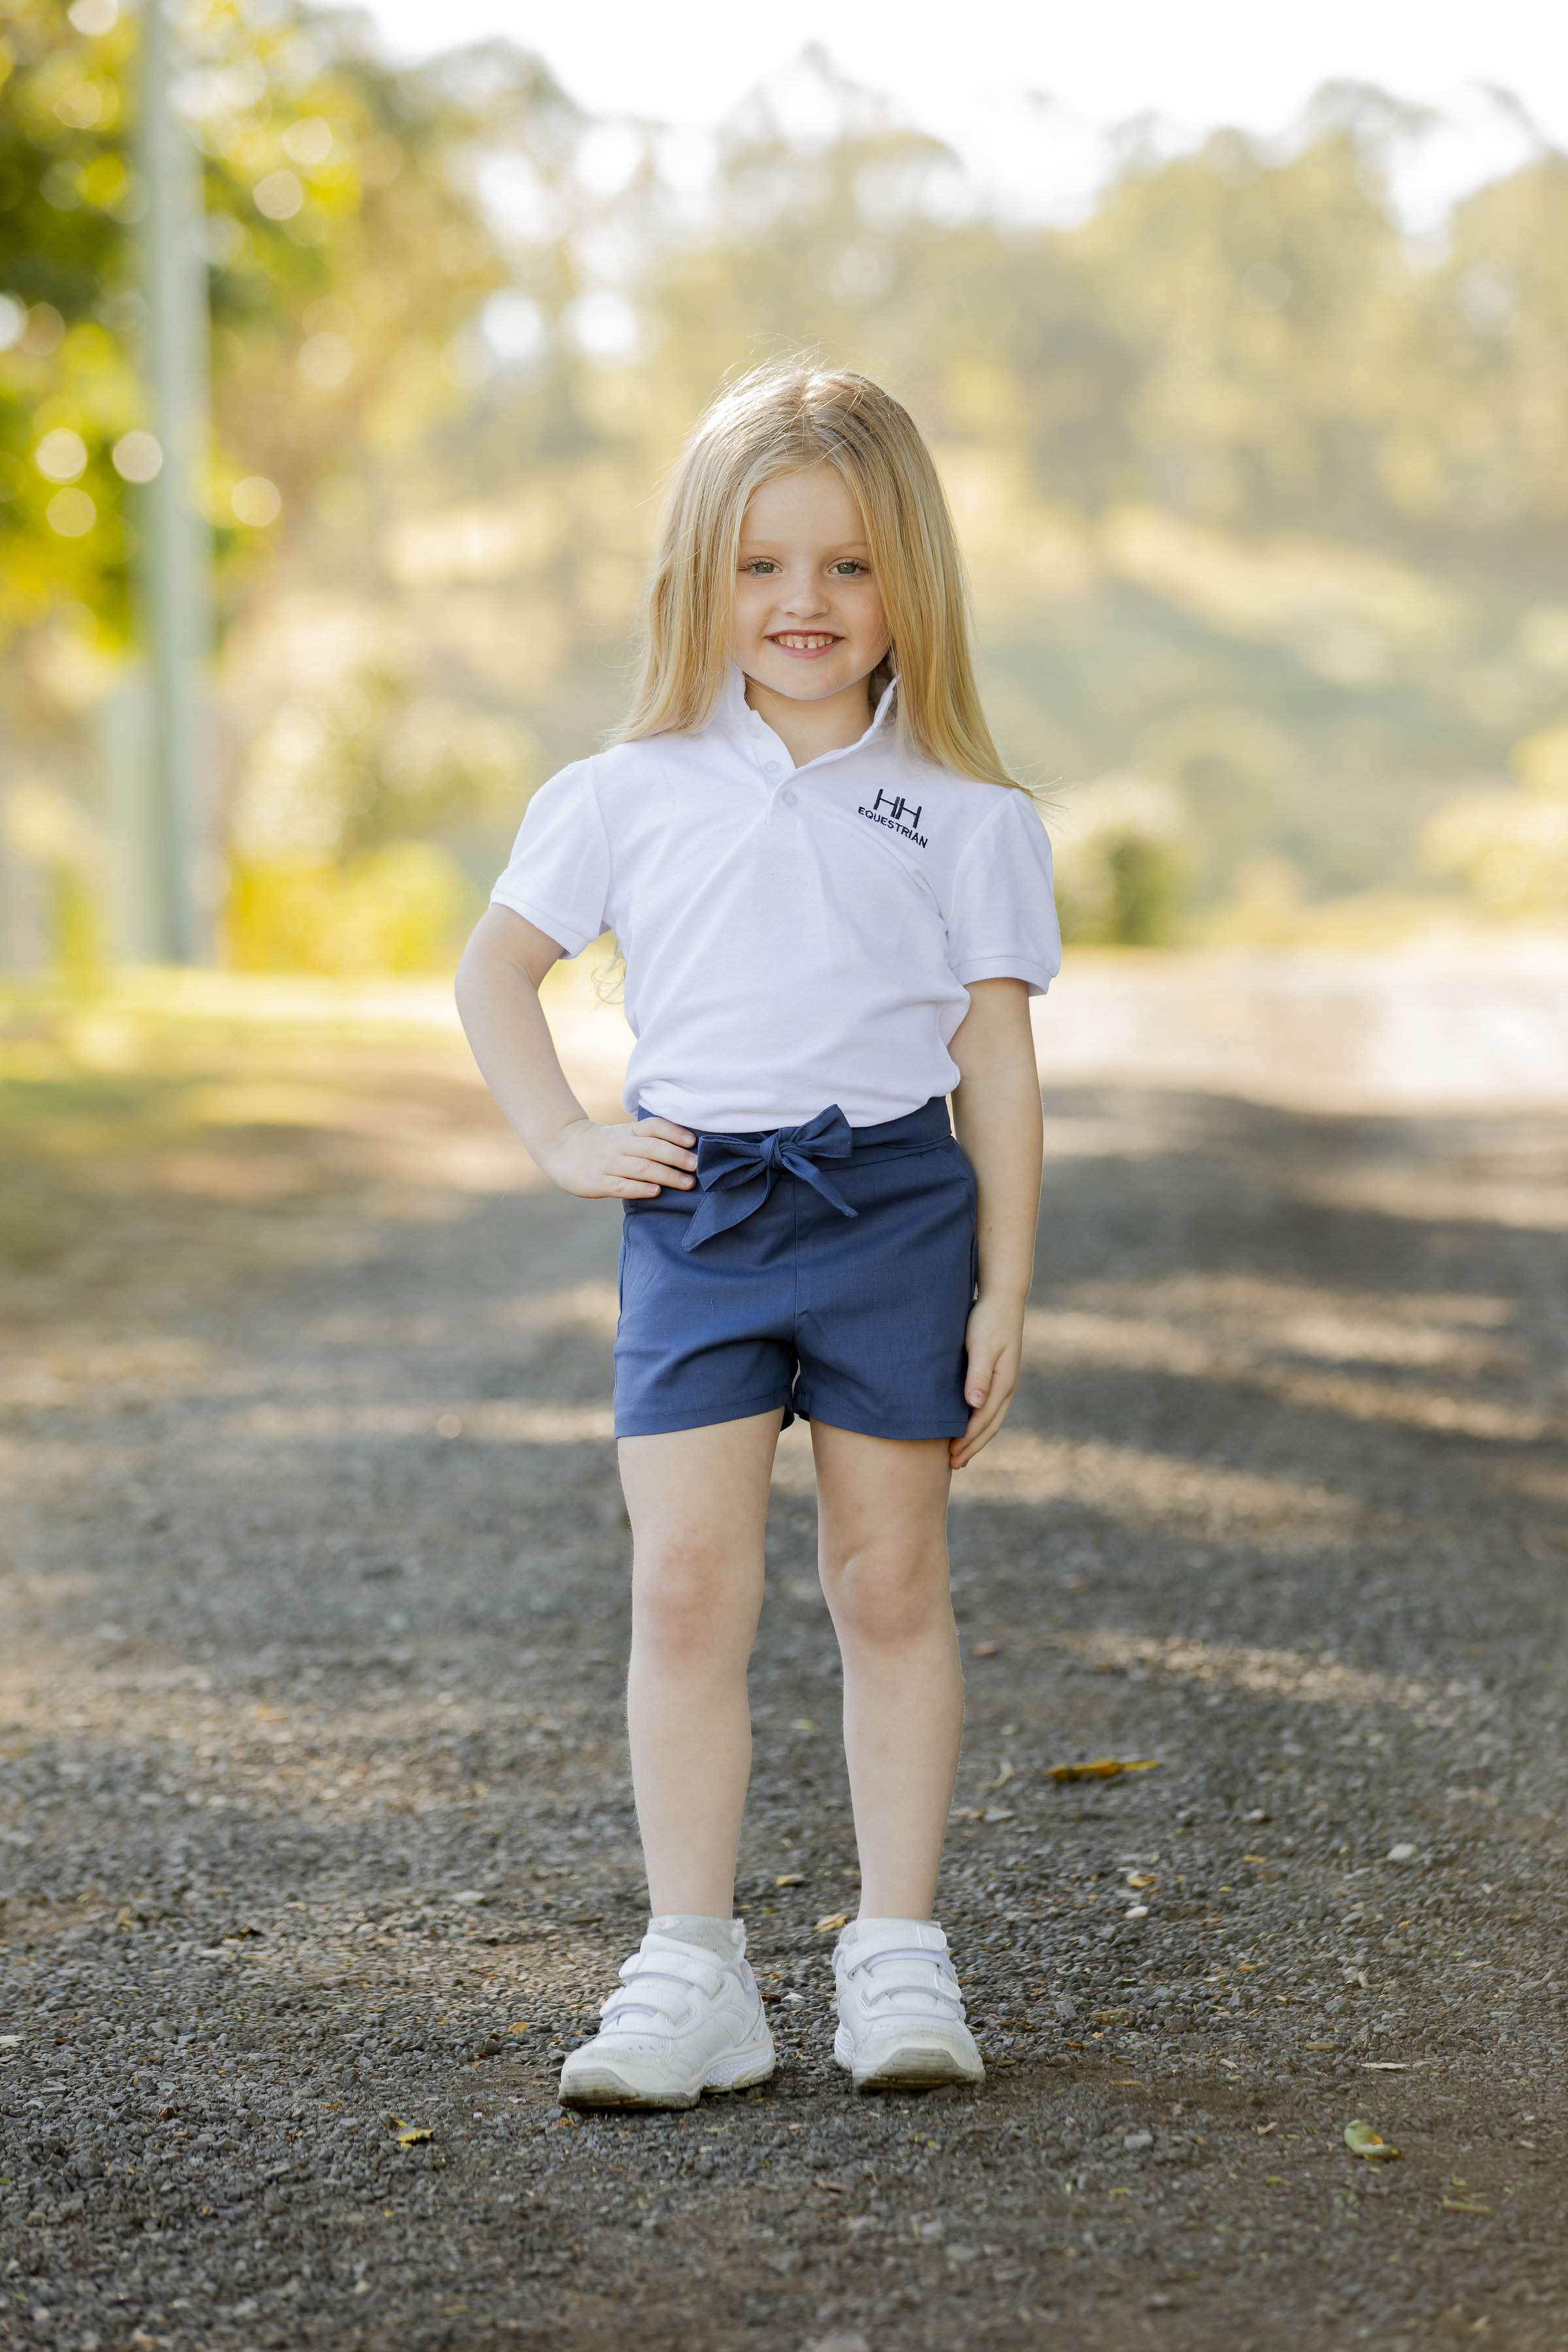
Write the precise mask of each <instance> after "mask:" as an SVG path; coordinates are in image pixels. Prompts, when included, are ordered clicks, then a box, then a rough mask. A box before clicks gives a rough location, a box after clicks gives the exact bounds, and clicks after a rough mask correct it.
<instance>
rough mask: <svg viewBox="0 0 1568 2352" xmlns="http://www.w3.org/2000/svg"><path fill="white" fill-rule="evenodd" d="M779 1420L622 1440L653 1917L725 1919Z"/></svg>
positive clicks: (637, 1749)
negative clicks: (667, 1914)
mask: <svg viewBox="0 0 1568 2352" xmlns="http://www.w3.org/2000/svg"><path fill="white" fill-rule="evenodd" d="M783 1418H784V1416H783V1414H782V1413H780V1412H765V1413H755V1414H753V1415H752V1416H751V1417H750V1418H749V1419H747V1420H745V1421H725V1422H720V1423H717V1424H715V1425H714V1426H713V1427H711V1428H708V1429H682V1430H676V1431H672V1432H671V1433H670V1434H669V1435H668V1436H665V1437H624V1438H623V1439H622V1440H621V1449H620V1451H621V1483H622V1485H623V1486H624V1487H625V1489H626V1509H627V1511H628V1513H629V1514H630V1517H631V1523H632V1545H633V1552H632V1659H631V1671H630V1673H629V1675H627V1678H626V1728H627V1731H628V1733H629V1735H630V1738H631V1751H632V1787H633V1789H634V1790H635V1792H636V1796H637V1826H638V1828H639V1829H640V1831H641V1832H642V1843H643V1858H644V1861H645V1863H646V1864H647V1884H648V1895H649V1901H650V1906H651V1908H652V1910H653V1911H654V1913H655V1915H656V1916H657V1915H658V1914H659V1913H662V1912H670V1911H684V1912H690V1913H696V1914H698V1915H699V1916H702V1917H707V1918H719V1919H728V1918H729V1917H730V1916H731V1912H732V1911H733V1909H734V1903H735V1851H736V1848H737V1846H738V1845H739V1843H740V1837H741V1814H742V1809H743V1808H744V1805H745V1801H746V1783H747V1780H749V1779H750V1777H751V1770H752V1721H751V1715H750V1712H749V1710H748V1708H747V1705H746V1662H747V1660H748V1659H749V1657H750V1656H751V1654H752V1642H753V1641H754V1639H755V1638H756V1631H757V1616H758V1612H759V1611H760V1610H761V1608H762V1601H763V1526H764V1523H765V1520H766V1517H767V1504H768V1482H769V1479H770V1478H771V1476H772V1475H773V1453H774V1449H775V1447H776V1446H777V1444H778V1435H779V1427H780V1423H782V1421H783Z"/></svg>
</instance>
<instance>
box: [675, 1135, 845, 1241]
mask: <svg viewBox="0 0 1568 2352" xmlns="http://www.w3.org/2000/svg"><path fill="white" fill-rule="evenodd" d="M854 1149H855V1130H854V1129H853V1128H852V1127H851V1126H850V1124H849V1121H848V1120H847V1118H845V1116H844V1113H843V1112H842V1111H841V1110H840V1109H839V1108H838V1105H837V1103H830V1104H829V1105H828V1107H827V1108H826V1110H819V1111H818V1112H817V1114H816V1118H814V1119H809V1120H808V1121H807V1122H806V1124H805V1127H781V1128H780V1129H778V1130H777V1131H776V1133H774V1134H773V1135H755V1136H752V1135H704V1136H700V1137H699V1138H698V1142H697V1181H698V1184H699V1185H700V1188H701V1192H702V1196H703V1197H702V1199H701V1200H700V1202H699V1203H698V1206H697V1212H696V1214H695V1215H694V1216H693V1218H692V1220H691V1223H690V1225H689V1228H688V1230H687V1234H686V1239H685V1241H684V1243H683V1244H682V1246H683V1248H686V1249H700V1247H701V1245H702V1244H703V1243H704V1242H706V1241H710V1240H711V1239H712V1237H713V1235H714V1234H723V1233H728V1232H729V1230H730V1227H731V1225H739V1224H743V1223H745V1221H746V1219H747V1218H748V1217H750V1216H752V1215H753V1214H754V1213H755V1212H756V1211H757V1210H758V1209H760V1208H761V1207H762V1205H763V1202H764V1201H765V1200H766V1199H767V1197H768V1194H769V1193H770V1192H772V1191H773V1183H774V1181H775V1179H776V1178H778V1177H779V1176H781V1175H790V1176H798V1177H800V1178H801V1179H802V1181H804V1182H805V1183H807V1184H809V1185H810V1186H811V1188H812V1190H813V1192H820V1193H821V1195H822V1197H823V1199H824V1200H825V1201H826V1202H827V1203H828V1205H829V1206H830V1207H831V1208H835V1209H837V1212H838V1213H839V1215H840V1216H841V1217H854V1216H858V1214H859V1211H858V1209H852V1208H851V1207H850V1206H849V1203H848V1202H847V1201H846V1200H845V1199H844V1198H843V1196H842V1194H841V1193H840V1192H838V1191H837V1188H836V1186H834V1185H833V1184H830V1183H829V1181H828V1180H827V1178H826V1176H825V1175H824V1174H823V1172H822V1169H821V1167H820V1165H819V1164H818V1163H819V1162H820V1161H822V1160H847V1159H848V1158H849V1156H850V1154H851V1153H852V1152H853V1150H854Z"/></svg>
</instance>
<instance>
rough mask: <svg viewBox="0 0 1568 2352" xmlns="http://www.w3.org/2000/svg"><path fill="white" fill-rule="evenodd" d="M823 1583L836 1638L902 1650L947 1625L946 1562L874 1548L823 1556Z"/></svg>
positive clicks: (949, 1614) (949, 1622) (949, 1613)
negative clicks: (828, 1557) (834, 1557)
mask: <svg viewBox="0 0 1568 2352" xmlns="http://www.w3.org/2000/svg"><path fill="white" fill-rule="evenodd" d="M822 1581H823V1586H824V1589H825V1591H826V1594H827V1605H828V1607H829V1609H830V1610H831V1611H832V1612H833V1622H834V1624H835V1626H836V1627H837V1632H838V1635H839V1639H840V1640H841V1641H850V1642H855V1643H859V1644H862V1645H863V1646H865V1647H868V1648H871V1649H889V1650H890V1649H901V1648H904V1647H906V1646H907V1645H908V1644H909V1643H911V1642H918V1641H921V1640H923V1639H924V1638H925V1637H926V1636H927V1635H928V1634H930V1633H931V1632H932V1631H933V1630H940V1629H942V1628H945V1627H951V1625H952V1603H951V1602H950V1601H949V1599H948V1591H947V1563H946V1561H945V1559H941V1558H935V1559H923V1558H921V1557H919V1556H916V1557H913V1558H911V1557H910V1555H909V1554H907V1553H885V1552H879V1551H877V1550H875V1549H871V1550H867V1551H862V1552H856V1553H851V1554H850V1555H849V1556H848V1557H847V1559H843V1560H840V1561H829V1560H826V1559H825V1560H824V1562H823V1569H822Z"/></svg>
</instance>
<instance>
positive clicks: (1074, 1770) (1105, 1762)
mask: <svg viewBox="0 0 1568 2352" xmlns="http://www.w3.org/2000/svg"><path fill="white" fill-rule="evenodd" d="M1159 1767H1160V1759H1159V1758H1158V1757H1157V1756H1136V1757H1122V1756H1097V1757H1096V1758H1095V1759H1094V1762H1093V1763H1092V1764H1051V1765H1047V1768H1046V1769H1047V1771H1048V1772H1049V1773H1050V1776H1051V1779H1052V1780H1114V1779H1115V1778H1116V1775H1117V1774H1118V1772H1155V1771H1158V1769H1159Z"/></svg>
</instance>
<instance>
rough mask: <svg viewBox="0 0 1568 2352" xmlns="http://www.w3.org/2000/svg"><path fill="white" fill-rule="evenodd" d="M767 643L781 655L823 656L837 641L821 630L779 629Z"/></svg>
mask: <svg viewBox="0 0 1568 2352" xmlns="http://www.w3.org/2000/svg"><path fill="white" fill-rule="evenodd" d="M768 643H769V645H770V646H778V648H779V650H780V652H781V653H786V654H825V653H826V651H827V650H828V648H829V646H836V645H837V643H838V639H837V637H836V636H834V635H829V634H827V633H826V632H824V631H823V630H821V629H780V630H779V631H778V632H777V633H776V635H773V636H771V637H770V638H769V639H768Z"/></svg>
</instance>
